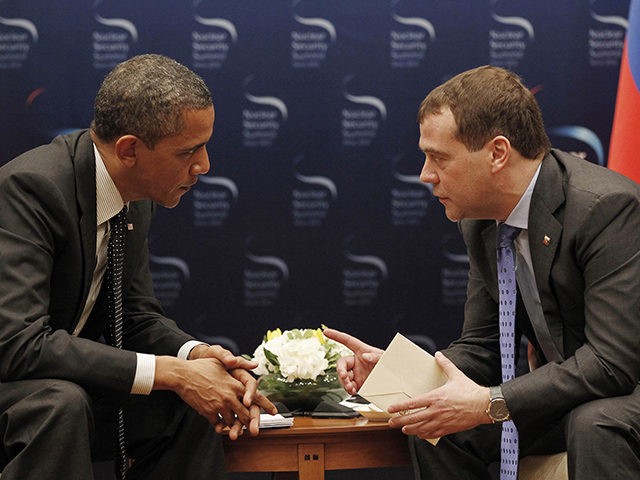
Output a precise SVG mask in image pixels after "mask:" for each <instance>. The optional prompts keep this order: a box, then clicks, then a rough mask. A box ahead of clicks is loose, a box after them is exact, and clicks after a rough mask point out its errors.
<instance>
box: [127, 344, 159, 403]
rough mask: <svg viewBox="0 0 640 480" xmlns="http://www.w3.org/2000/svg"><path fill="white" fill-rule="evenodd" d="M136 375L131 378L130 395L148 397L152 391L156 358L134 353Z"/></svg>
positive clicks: (146, 354)
mask: <svg viewBox="0 0 640 480" xmlns="http://www.w3.org/2000/svg"><path fill="white" fill-rule="evenodd" d="M136 357H137V364H136V374H135V376H134V377H133V385H132V386H131V393H132V394H133V395H149V394H150V393H151V390H153V382H154V380H155V378H156V356H155V355H149V354H148V353H136Z"/></svg>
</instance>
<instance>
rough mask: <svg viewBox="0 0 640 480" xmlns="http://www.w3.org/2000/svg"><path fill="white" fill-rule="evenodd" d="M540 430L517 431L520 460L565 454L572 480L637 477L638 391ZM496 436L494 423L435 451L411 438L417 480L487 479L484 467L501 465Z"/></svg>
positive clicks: (441, 444)
mask: <svg viewBox="0 0 640 480" xmlns="http://www.w3.org/2000/svg"><path fill="white" fill-rule="evenodd" d="M540 431H544V434H541V433H540ZM540 431H538V432H520V456H521V457H522V456H527V455H542V454H549V453H557V452H561V451H564V450H566V451H567V453H568V457H567V460H568V468H569V478H570V479H571V480H602V479H620V480H622V479H625V480H627V479H628V480H637V479H638V478H640V387H636V389H635V391H634V392H633V393H632V394H631V395H626V396H620V397H612V398H606V399H600V400H594V401H592V402H587V403H585V404H583V405H580V406H578V407H577V408H575V409H574V410H573V411H572V412H570V413H569V414H568V415H567V416H566V417H565V418H564V419H563V421H562V422H561V423H559V424H557V425H549V426H547V428H546V429H541V430H540ZM500 435H501V426H500V425H498V424H496V425H481V426H479V427H477V428H474V429H473V430H469V431H466V432H460V433H456V434H452V435H447V436H446V437H443V438H441V439H440V441H439V442H438V444H437V445H436V446H435V447H434V446H433V445H431V444H430V443H428V442H426V441H424V440H420V439H418V438H416V437H411V438H410V446H411V450H412V456H413V458H414V466H415V472H416V478H419V479H421V480H431V479H437V480H446V479H451V480H489V479H490V478H491V476H490V475H489V472H488V466H489V465H490V464H491V463H493V462H496V461H498V462H499V461H500Z"/></svg>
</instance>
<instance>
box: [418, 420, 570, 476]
mask: <svg viewBox="0 0 640 480" xmlns="http://www.w3.org/2000/svg"><path fill="white" fill-rule="evenodd" d="M501 435H502V426H501V425H500V424H494V425H480V426H479V427H476V428H474V429H472V430H468V431H466V432H459V433H455V434H452V435H447V436H445V437H442V438H441V439H440V441H439V442H438V444H437V445H435V446H434V445H431V444H430V443H429V442H427V441H425V440H420V439H418V438H416V437H410V439H409V440H410V448H411V450H412V452H411V453H412V457H413V460H414V470H415V477H416V479H421V480H440V479H445V480H446V479H451V480H458V479H462V480H487V479H490V478H491V475H490V473H489V465H491V464H492V463H494V462H499V461H500V438H501ZM519 443H520V456H521V457H522V456H527V455H543V454H549V453H557V452H561V451H563V450H565V448H566V446H565V439H564V432H563V424H556V425H550V426H548V427H547V428H540V429H539V430H538V431H537V432H535V433H534V432H531V433H527V432H520V442H519Z"/></svg>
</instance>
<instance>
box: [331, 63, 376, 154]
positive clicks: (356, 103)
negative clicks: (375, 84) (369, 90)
mask: <svg viewBox="0 0 640 480" xmlns="http://www.w3.org/2000/svg"><path fill="white" fill-rule="evenodd" d="M350 80H351V76H348V77H347V78H346V79H345V81H344V82H343V83H344V85H345V88H344V91H343V95H344V98H345V100H346V101H347V104H346V105H345V106H344V107H343V108H342V112H341V113H342V145H343V146H345V147H369V146H370V145H371V144H372V143H373V141H374V140H375V139H376V138H377V136H378V131H379V129H380V125H381V123H382V122H384V121H385V120H386V119H387V107H386V106H385V104H384V102H383V101H382V100H380V99H379V98H377V97H374V96H372V95H356V94H353V93H350V92H349V91H348V90H347V87H346V85H347V84H349V83H350Z"/></svg>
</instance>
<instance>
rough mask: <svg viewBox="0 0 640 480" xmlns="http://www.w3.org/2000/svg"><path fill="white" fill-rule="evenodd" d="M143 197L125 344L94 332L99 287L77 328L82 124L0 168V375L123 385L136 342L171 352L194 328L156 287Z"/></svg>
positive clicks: (84, 270) (100, 306)
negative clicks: (166, 310) (186, 327)
mask: <svg viewBox="0 0 640 480" xmlns="http://www.w3.org/2000/svg"><path fill="white" fill-rule="evenodd" d="M153 208H154V207H153V205H152V203H151V202H149V201H140V202H132V203H131V204H130V208H129V213H128V218H127V220H128V222H129V223H132V224H133V225H134V228H133V230H131V231H128V232H127V238H126V250H125V267H124V287H123V292H124V293H123V306H124V313H125V334H124V335H125V345H124V348H125V349H127V350H126V351H119V350H117V349H115V348H112V347H110V346H107V345H104V344H102V343H100V342H98V341H96V340H97V339H98V337H99V336H100V335H101V334H102V332H103V330H104V328H105V326H106V323H107V315H106V311H105V302H104V297H106V295H101V296H100V298H99V299H98V302H97V304H96V306H95V308H94V311H93V313H92V315H91V317H90V319H89V320H88V322H87V325H86V327H85V329H84V331H83V332H82V337H83V338H78V337H73V336H72V335H70V332H72V331H73V329H74V327H75V325H76V324H77V323H78V320H79V318H80V314H81V313H82V309H83V307H84V304H85V302H86V299H87V294H88V292H89V286H90V284H91V278H92V274H93V270H94V267H95V258H96V182H95V157H94V152H93V144H92V142H91V139H90V136H89V133H88V131H80V132H75V133H72V134H69V135H65V136H60V137H56V138H55V139H54V140H53V141H52V143H51V144H49V145H45V146H42V147H38V148H36V149H34V150H31V151H29V152H27V153H25V154H23V155H21V156H20V157H18V158H16V159H14V160H13V161H11V162H9V163H7V164H6V165H4V166H3V167H2V168H0V381H2V382H9V381H15V380H22V379H29V378H59V379H66V380H70V381H72V382H75V383H77V384H79V385H81V386H83V387H85V388H86V389H88V390H89V391H97V392H102V393H111V394H114V395H124V394H127V393H129V391H130V388H131V385H132V381H133V377H134V374H135V368H136V358H135V354H134V353H133V352H134V351H137V352H146V353H155V354H165V355H176V353H177V352H178V349H179V348H180V346H181V345H183V344H184V343H185V342H186V341H187V340H191V339H192V337H191V336H189V335H187V334H185V333H184V332H182V331H180V330H179V329H178V328H177V326H176V325H175V323H174V322H172V321H171V320H168V319H167V318H165V317H164V315H163V312H162V309H161V307H160V304H159V302H158V300H157V299H156V298H155V296H154V294H153V290H152V282H151V275H150V272H149V268H148V245H147V234H148V230H149V224H150V221H151V216H152V212H153Z"/></svg>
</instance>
